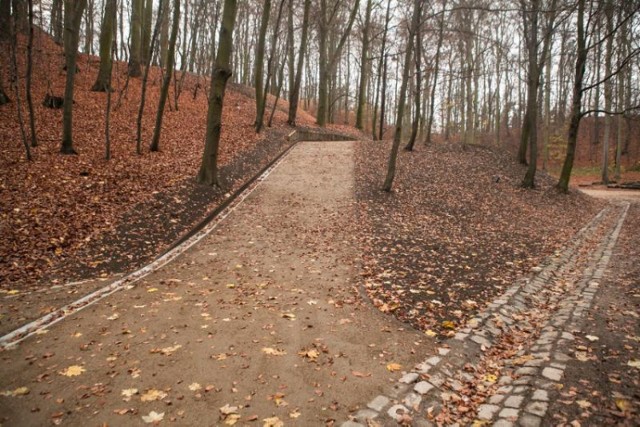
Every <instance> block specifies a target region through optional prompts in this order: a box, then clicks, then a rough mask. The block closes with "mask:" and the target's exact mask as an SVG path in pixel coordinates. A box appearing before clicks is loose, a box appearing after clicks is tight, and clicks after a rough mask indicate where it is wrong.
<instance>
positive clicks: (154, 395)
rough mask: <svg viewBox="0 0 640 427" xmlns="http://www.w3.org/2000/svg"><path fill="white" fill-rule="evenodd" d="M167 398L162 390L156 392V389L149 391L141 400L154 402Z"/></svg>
mask: <svg viewBox="0 0 640 427" xmlns="http://www.w3.org/2000/svg"><path fill="white" fill-rule="evenodd" d="M165 397H167V393H165V392H164V391H162V390H156V389H154V388H152V389H150V390H147V391H146V393H145V394H143V395H142V396H140V400H142V401H143V402H153V401H154V400H162V399H164V398H165Z"/></svg>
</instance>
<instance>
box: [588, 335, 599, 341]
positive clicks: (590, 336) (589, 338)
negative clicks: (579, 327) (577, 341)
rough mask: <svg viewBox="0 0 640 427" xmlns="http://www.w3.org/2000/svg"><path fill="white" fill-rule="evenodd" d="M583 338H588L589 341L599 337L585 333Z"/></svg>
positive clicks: (596, 339)
mask: <svg viewBox="0 0 640 427" xmlns="http://www.w3.org/2000/svg"><path fill="white" fill-rule="evenodd" d="M585 338H586V339H588V340H589V341H591V342H594V341H598V340H599V339H600V338H599V337H597V336H595V335H586V336H585Z"/></svg>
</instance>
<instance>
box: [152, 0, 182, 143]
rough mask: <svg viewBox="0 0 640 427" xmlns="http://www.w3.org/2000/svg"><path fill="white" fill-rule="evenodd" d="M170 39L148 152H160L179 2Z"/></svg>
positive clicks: (173, 60)
mask: <svg viewBox="0 0 640 427" xmlns="http://www.w3.org/2000/svg"><path fill="white" fill-rule="evenodd" d="M171 25H172V26H171V38H170V39H169V47H168V51H167V70H166V72H165V73H164V80H163V81H162V88H161V89H160V100H159V101H158V112H157V114H156V127H155V129H154V131H153V139H152V140H151V146H150V147H149V150H150V151H158V150H160V132H161V131H162V117H163V115H164V107H165V104H166V103H167V96H168V95H169V84H170V83H171V78H172V77H173V67H174V65H175V57H176V40H177V39H178V28H179V27H180V0H174V2H173V23H172V24H171Z"/></svg>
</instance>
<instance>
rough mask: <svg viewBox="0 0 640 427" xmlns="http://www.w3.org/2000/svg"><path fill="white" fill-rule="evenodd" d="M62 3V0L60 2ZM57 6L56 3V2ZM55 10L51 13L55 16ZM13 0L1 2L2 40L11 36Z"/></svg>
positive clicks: (1, 0) (2, 0)
mask: <svg viewBox="0 0 640 427" xmlns="http://www.w3.org/2000/svg"><path fill="white" fill-rule="evenodd" d="M58 1H60V0H58ZM54 6H55V2H54ZM53 12H54V10H52V11H51V13H52V14H53ZM10 29H11V0H0V40H9V38H10V36H11V31H10Z"/></svg>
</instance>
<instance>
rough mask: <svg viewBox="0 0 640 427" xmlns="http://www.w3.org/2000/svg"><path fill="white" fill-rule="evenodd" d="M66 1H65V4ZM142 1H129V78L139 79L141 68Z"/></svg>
mask: <svg viewBox="0 0 640 427" xmlns="http://www.w3.org/2000/svg"><path fill="white" fill-rule="evenodd" d="M66 1H67V0H65V2H66ZM143 1H144V0H131V35H130V39H131V47H130V49H129V50H130V52H129V76H131V77H140V76H141V75H142V68H141V67H140V62H141V58H142V40H141V38H142V9H143V7H142V4H143Z"/></svg>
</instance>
